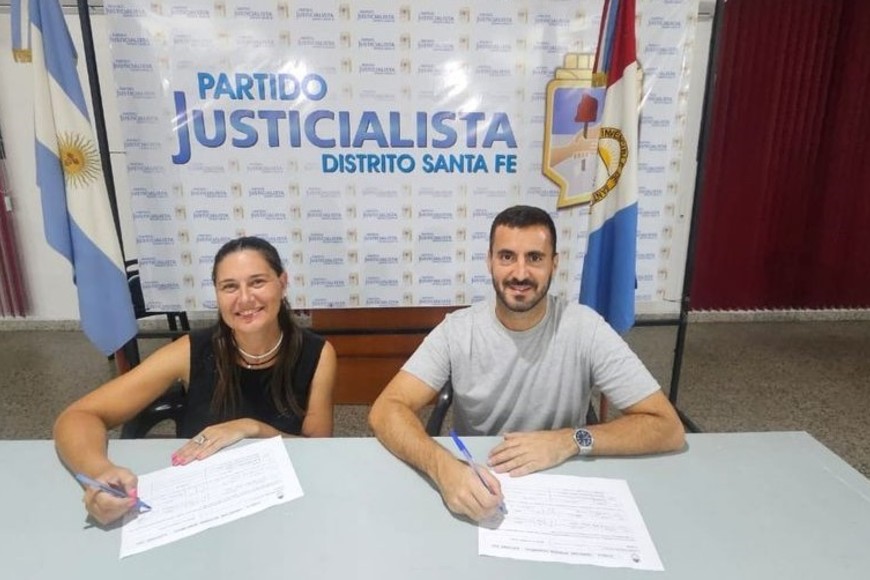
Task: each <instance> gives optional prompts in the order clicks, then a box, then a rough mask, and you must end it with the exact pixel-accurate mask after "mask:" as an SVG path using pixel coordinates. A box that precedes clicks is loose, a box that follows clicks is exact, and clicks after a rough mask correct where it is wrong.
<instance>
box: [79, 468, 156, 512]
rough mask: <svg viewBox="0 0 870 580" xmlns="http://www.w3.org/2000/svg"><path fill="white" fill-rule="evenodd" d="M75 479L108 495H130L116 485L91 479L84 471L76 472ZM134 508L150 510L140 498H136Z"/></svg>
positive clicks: (127, 497) (125, 496)
mask: <svg viewBox="0 0 870 580" xmlns="http://www.w3.org/2000/svg"><path fill="white" fill-rule="evenodd" d="M76 481H78V482H79V483H81V484H82V485H87V486H88V487H93V488H94V489H99V490H100V491H105V492H106V493H108V494H109V495H112V496H115V497H119V498H121V499H130V496H129V495H127V493H126V492H125V491H124V490H122V489H118V488H117V487H112V486H111V485H106V484H105V483H103V482H101V481H97V480H96V479H91V478H90V477H88V476H87V475H85V474H84V473H76ZM136 509H138V510H139V511H140V512H143V511H145V512H147V511H150V510H151V506H150V505H148V504H147V503H145V502H144V501H142V500H141V499H139V498H136Z"/></svg>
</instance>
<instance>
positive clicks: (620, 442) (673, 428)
mask: <svg viewBox="0 0 870 580" xmlns="http://www.w3.org/2000/svg"><path fill="white" fill-rule="evenodd" d="M585 429H586V430H588V431H589V433H590V434H591V435H592V438H593V443H592V449H591V452H590V455H643V454H649V453H663V452H666V451H676V450H678V449H680V448H682V447H683V445H684V443H685V432H684V431H683V425H682V423H681V422H680V418H679V416H678V415H677V412H676V410H675V409H674V407H673V406H672V405H671V403H670V401H668V399H667V397H665V395H664V393H662V391H661V390H658V391H656V392H654V393H653V394H651V395H649V396H648V397H646V398H644V399H642V400H641V401H639V402H637V403H635V404H634V405H631V406H629V407H626V408H625V409H622V416H621V417H619V418H617V419H614V420H613V421H610V422H607V423H600V424H598V425H589V426H587V427H585ZM574 431H575V429H574V428H567V429H557V430H554V431H532V432H529V433H506V434H505V436H504V441H502V442H501V443H499V444H498V445H496V446H495V447H494V448H493V449H492V451H490V453H489V461H488V463H489V465H490V467H492V468H493V470H494V471H495V472H496V473H510V475H511V476H519V475H526V474H528V473H533V472H535V471H541V470H542V469H547V468H550V467H553V466H556V465H559V464H560V463H563V462H564V461H566V460H567V459H569V458H571V457H573V456H575V455H577V454H578V452H579V450H580V448H579V447H578V445H577V443H576V442H575V440H574Z"/></svg>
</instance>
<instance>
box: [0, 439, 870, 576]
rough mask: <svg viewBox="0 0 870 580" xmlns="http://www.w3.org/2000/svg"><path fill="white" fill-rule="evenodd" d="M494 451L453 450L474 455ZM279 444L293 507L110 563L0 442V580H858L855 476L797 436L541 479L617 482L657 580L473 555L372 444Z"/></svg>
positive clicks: (867, 555) (50, 485)
mask: <svg viewBox="0 0 870 580" xmlns="http://www.w3.org/2000/svg"><path fill="white" fill-rule="evenodd" d="M442 442H444V443H445V444H446V443H447V442H446V441H445V440H442ZM495 442H496V439H494V438H468V440H467V443H468V446H469V448H470V449H471V451H472V453H474V454H475V456H476V457H485V455H486V451H487V450H488V449H489V448H490V447H492V446H493V445H494V444H495ZM286 444H287V449H288V451H289V454H290V458H291V460H292V461H293V464H294V466H295V468H296V472H297V474H298V475H299V479H300V482H301V484H302V487H303V489H304V491H305V496H304V497H303V498H301V499H299V500H295V501H292V502H289V503H287V504H283V505H281V506H278V507H275V508H271V509H269V510H266V511H264V512H261V513H259V514H256V515H253V516H251V517H248V518H244V519H242V520H239V521H236V522H232V523H230V524H227V525H224V526H221V527H218V528H214V529H211V530H207V531H206V532H204V533H201V534H198V535H196V536H193V537H190V538H186V539H184V540H181V541H179V542H176V543H174V544H171V545H168V546H163V547H160V548H156V549H154V550H151V551H149V552H146V553H143V554H139V555H136V556H132V557H130V558H126V559H124V560H119V559H118V552H119V547H120V530H119V529H114V530H110V531H104V530H101V529H99V528H94V527H90V528H85V512H84V509H83V506H82V503H81V492H80V488H79V486H78V485H77V484H76V483H75V481H74V480H73V479H72V477H71V476H70V475H69V474H68V473H67V472H66V470H65V469H64V468H63V467H62V466H61V464H60V462H59V461H58V459H57V457H56V455H55V453H54V448H53V445H52V442H50V441H3V442H0V506H2V510H0V513H2V524H0V570H2V572H0V577H2V578H9V579H23V578H39V579H51V580H54V579H61V580H72V579H79V578H81V579H87V580H97V579H103V578H106V579H112V580H135V579H139V578H142V579H148V580H154V579H159V578H163V579H182V580H189V579H196V578H210V579H218V578H237V579H239V580H241V579H246V578H264V579H265V578H292V579H307V578H378V579H390V578H397V579H398V578H402V579H404V578H419V579H425V578H439V579H444V578H451V579H453V578H469V579H475V580H483V579H499V580H509V579H513V578H535V579H537V578H548V579H550V578H572V579H577V578H587V579H588V578H607V579H621V578H632V579H638V578H656V579H671V578H686V579H689V578H691V579H693V580H695V579H701V578H703V579H716V578H722V579H726V578H727V579H729V580H732V579H741V580H745V579H752V578H759V579H761V578H764V579H779V578H784V579H790V580H793V579H798V578H808V579H823V578H832V579H838V580H843V579H848V578H855V579H861V580H866V579H867V578H870V481H868V480H867V479H866V478H864V477H863V476H862V475H861V474H859V473H858V472H857V471H855V470H854V469H852V468H851V467H850V466H849V465H847V464H846V463H845V462H843V461H842V460H841V459H839V458H838V457H837V456H836V455H834V454H833V453H831V452H830V451H829V450H827V449H826V448H825V447H823V446H822V445H821V444H819V443H818V442H817V441H816V440H814V439H813V438H812V437H810V436H809V435H807V434H806V433H799V432H793V433H746V434H697V435H688V447H687V449H686V450H685V451H683V452H680V453H674V454H669V455H664V456H657V457H632V458H595V459H580V458H577V459H575V460H572V461H569V462H568V463H566V464H564V465H562V466H560V467H559V468H557V469H554V470H552V473H563V474H574V475H584V476H595V477H612V478H620V479H625V480H627V481H628V483H629V486H630V488H631V491H632V493H633V494H634V497H635V500H636V501H637V504H638V506H639V508H640V511H641V513H642V515H643V517H644V520H645V521H646V524H647V527H648V529H649V531H650V534H651V536H652V539H653V541H654V543H655V545H656V548H657V549H658V552H659V555H660V556H661V559H662V561H663V563H664V566H665V571H664V572H647V571H636V570H629V569H610V568H600V567H595V566H572V565H568V564H559V563H539V562H524V561H516V560H506V559H499V558H490V557H481V556H478V555H477V527H476V526H475V525H473V524H470V523H468V522H465V521H463V520H460V519H458V518H455V517H453V516H452V515H451V514H450V513H449V512H448V511H447V509H446V508H445V507H444V506H443V504H442V503H441V499H440V497H439V496H438V494H437V493H436V492H435V491H434V489H433V488H432V487H431V486H430V485H429V484H428V482H427V481H426V480H425V479H424V478H422V477H421V476H420V475H419V474H418V473H416V472H415V471H414V470H412V469H410V468H409V467H407V466H406V465H405V464H403V463H401V462H400V461H398V460H397V459H395V458H394V457H393V456H392V455H390V454H389V453H388V452H387V451H385V450H384V449H383V448H382V447H381V446H380V444H379V443H378V442H377V441H376V440H374V439H326V440H301V439H294V440H287V441H286ZM179 445H180V442H179V441H173V440H155V439H150V440H138V441H129V440H128V441H112V442H111V444H110V453H111V456H112V458H113V459H114V460H115V461H116V462H117V463H119V464H122V465H126V466H128V467H130V468H131V469H133V470H134V471H137V472H139V473H145V472H149V471H152V470H156V469H160V468H163V467H167V466H168V465H169V464H170V461H169V457H170V454H171V453H172V451H173V450H175V449H176V448H177V447H178V446H179ZM448 448H450V447H448ZM451 450H452V448H451Z"/></svg>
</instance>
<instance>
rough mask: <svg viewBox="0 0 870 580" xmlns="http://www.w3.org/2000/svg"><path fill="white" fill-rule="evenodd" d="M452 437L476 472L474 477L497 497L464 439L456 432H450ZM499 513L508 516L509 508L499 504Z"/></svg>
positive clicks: (502, 503) (501, 503)
mask: <svg viewBox="0 0 870 580" xmlns="http://www.w3.org/2000/svg"><path fill="white" fill-rule="evenodd" d="M450 437H452V438H453V442H454V443H456V447H458V448H459V452H460V453H462V456H463V457H465V461H467V462H468V466H469V467H470V468H471V470H472V471H473V472H474V475H476V476H477V479H479V480H480V483H482V484H483V487H485V488H486V491H488V492H489V493H491V494H492V495H495V491H494V490H493V489H492V488H491V487H490V486H489V484H488V483H487V482H486V480H485V479H484V478H483V474H482V473H480V470H479V469H478V468H477V464H476V463H474V457H472V456H471V451H469V450H468V447H466V446H465V443H463V442H462V439H460V438H459V435H457V434H456V431H455V430H453V429H451V430H450ZM498 511H500V512H501V513H502V514H504V515H507V508H506V507H505V505H504V502H499V504H498Z"/></svg>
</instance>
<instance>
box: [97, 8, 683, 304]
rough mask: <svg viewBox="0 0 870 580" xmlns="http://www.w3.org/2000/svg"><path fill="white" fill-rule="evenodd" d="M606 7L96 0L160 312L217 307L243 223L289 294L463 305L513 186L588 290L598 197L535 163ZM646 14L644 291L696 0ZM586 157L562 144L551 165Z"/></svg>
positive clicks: (665, 194)
mask: <svg viewBox="0 0 870 580" xmlns="http://www.w3.org/2000/svg"><path fill="white" fill-rule="evenodd" d="M601 5H602V3H601V1H596V0H586V1H583V0H579V1H577V2H559V1H551V2H497V1H494V0H481V1H478V2H474V3H466V2H458V1H455V0H446V1H444V0H442V1H437V2H436V1H433V0H420V1H415V2H413V3H411V2H404V3H403V2H399V3H394V2H387V1H385V0H361V1H354V2H349V1H321V2H313V1H312V2H305V1H302V2H300V1H295V2H289V1H280V0H279V1H278V2H229V1H224V0H216V1H214V2H206V3H203V2H182V1H171V0H163V1H153V0H148V1H145V0H136V1H126V2H120V1H109V2H106V13H107V15H108V20H109V29H110V32H109V39H110V42H111V44H112V58H113V76H114V85H115V87H116V95H115V96H116V100H117V107H118V111H119V115H118V116H119V120H120V121H119V122H120V126H121V133H122V134H123V136H124V142H123V149H124V150H125V152H126V157H127V171H128V181H129V183H130V191H131V197H132V199H131V203H132V207H133V212H134V213H133V223H134V225H135V228H136V234H137V246H138V251H139V259H140V266H141V271H142V280H143V291H144V294H145V298H146V303H147V305H148V307H149V308H151V309H162V310H163V309H165V310H202V309H213V308H214V307H215V300H214V292H213V289H212V287H211V280H210V274H211V262H212V259H213V255H214V253H215V251H216V250H217V248H218V247H220V245H221V244H223V243H224V242H225V241H227V240H229V239H231V238H233V237H236V236H238V235H242V234H246V235H258V236H263V237H265V238H267V239H269V240H270V241H272V242H273V243H274V244H275V245H276V246H277V247H278V249H279V251H280V252H281V254H282V256H284V257H285V258H286V260H287V267H288V270H289V274H290V281H291V284H290V290H289V293H290V299H291V304H292V305H293V307H295V308H330V307H369V306H371V307H384V306H418V305H454V304H469V303H472V302H475V301H478V300H482V299H484V298H486V297H488V296H489V295H490V294H491V282H490V279H489V275H488V273H487V270H486V264H485V261H486V254H487V250H488V237H489V226H490V224H491V221H492V219H493V218H494V216H495V215H496V214H497V213H498V212H499V211H501V210H502V209H504V208H505V207H507V206H510V205H514V204H517V203H524V204H529V205H535V206H538V207H542V208H544V209H546V210H547V211H549V212H550V213H551V215H553V217H554V219H555V221H556V224H557V231H558V235H559V240H558V251H559V253H560V270H559V272H558V274H557V276H556V279H555V280H554V282H553V286H552V291H553V292H555V293H557V294H560V295H562V296H564V297H565V298H567V299H570V300H576V299H577V298H578V295H579V286H580V275H581V268H582V262H583V255H584V249H585V241H586V230H587V212H588V209H587V207H585V206H582V205H578V206H573V207H567V208H566V209H562V210H559V209H557V201H558V199H559V197H560V195H561V193H562V192H561V190H560V187H559V186H558V184H557V183H556V182H555V181H554V180H552V178H551V177H549V176H548V175H545V170H548V168H549V167H550V166H552V165H553V160H554V158H552V157H549V156H545V152H544V149H545V146H546V144H547V143H549V142H550V140H551V139H555V141H558V140H559V139H563V140H564V138H563V137H560V136H558V135H556V134H554V135H550V134H548V128H547V125H548V122H549V121H548V119H547V117H546V111H547V99H548V91H547V85H548V83H549V82H550V81H552V80H554V79H555V78H556V77H557V76H559V75H562V74H564V71H567V70H576V69H578V63H581V62H585V60H588V57H589V55H592V54H594V52H595V46H596V43H597V36H598V25H599V22H600V11H601ZM647 9H648V10H649V11H650V15H649V16H648V17H647V16H644V17H643V18H641V21H640V25H639V26H640V27H639V30H640V31H641V32H642V33H643V34H645V35H646V38H647V39H648V40H647V42H648V43H649V45H648V46H649V47H651V49H650V52H649V54H648V56H647V58H646V60H647V62H646V63H645V67H648V68H650V69H651V70H653V74H652V76H651V77H650V84H649V87H648V89H645V90H646V91H647V95H648V100H649V102H653V101H654V100H655V101H657V102H658V103H660V104H661V106H658V107H657V109H656V111H655V117H653V118H652V121H653V122H654V123H655V126H652V125H651V126H650V128H649V129H648V131H647V136H645V139H649V140H648V142H647V143H646V145H647V149H645V148H644V143H642V144H641V151H640V156H641V159H643V155H645V154H651V156H650V157H649V164H648V166H647V169H648V170H649V172H648V175H647V177H648V179H646V180H645V181H644V185H645V187H646V188H647V190H646V191H645V192H642V197H643V198H645V199H646V200H647V201H648V205H647V206H646V207H645V208H643V207H642V209H641V212H640V221H641V232H642V233H643V235H648V236H649V237H648V239H647V240H646V241H644V240H641V242H642V243H641V245H642V247H643V251H639V252H638V257H639V260H640V259H642V260H645V261H646V264H645V265H644V266H643V267H642V268H641V267H639V271H641V272H642V273H641V278H640V286H639V292H638V300H639V301H647V302H649V301H653V300H659V299H662V298H663V294H664V290H663V285H662V280H661V279H660V278H661V277H660V276H659V275H657V274H656V272H657V271H660V270H662V268H663V267H666V266H663V264H664V263H666V262H667V260H668V259H669V257H668V255H667V254H668V252H667V251H664V250H663V247H664V248H666V247H667V245H668V244H669V242H668V241H667V237H668V235H669V232H670V231H672V226H671V225H670V224H671V223H672V222H673V219H674V217H673V213H674V212H673V208H674V207H675V204H676V201H675V200H676V195H677V192H676V183H677V181H678V177H679V161H678V159H679V156H680V155H682V151H681V148H680V146H679V143H680V138H681V135H682V131H683V130H684V124H681V123H680V122H678V121H677V118H678V116H679V115H680V109H681V107H684V99H683V100H681V99H682V97H681V96H679V95H678V92H679V91H681V90H682V89H683V88H684V87H683V86H682V85H681V83H683V82H684V80H685V78H684V75H685V74H686V72H687V69H686V68H685V67H684V65H683V63H684V61H685V55H684V53H683V48H682V47H683V45H684V44H686V43H687V42H690V41H691V39H692V34H693V30H694V29H693V26H694V20H693V19H694V14H695V13H696V11H697V1H696V0H676V1H674V2H668V3H665V4H662V5H661V6H659V5H658V3H655V5H654V6H649V7H647ZM654 69H657V71H656V70H654ZM560 71H561V72H560ZM660 91H663V92H660ZM666 102H667V106H665V103H666ZM584 113H585V114H586V115H589V114H591V109H588V107H587V110H585V111H584ZM556 129H558V128H556ZM555 141H554V142H555ZM563 144H564V143H563ZM554 148H555V147H554ZM659 153H663V155H659ZM566 159H567V157H566ZM675 159H676V160H677V161H676V163H674V160H675ZM641 165H643V163H642V162H641ZM582 166H583V164H582V161H578V160H577V156H576V155H575V154H574V153H572V154H571V161H567V162H566V163H564V164H562V165H561V166H560V168H566V169H564V171H570V172H574V171H580V169H582ZM641 171H642V172H643V171H644V169H643V168H641ZM571 179H574V178H573V173H572V177H571ZM583 179H586V180H587V182H588V183H589V184H591V177H589V176H588V175H587V176H585V177H583ZM575 181H576V180H575ZM668 208H670V209H668ZM644 228H646V229H644ZM669 228H670V229H669ZM680 268H682V265H680ZM179 272H180V273H181V274H180V275H179Z"/></svg>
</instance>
